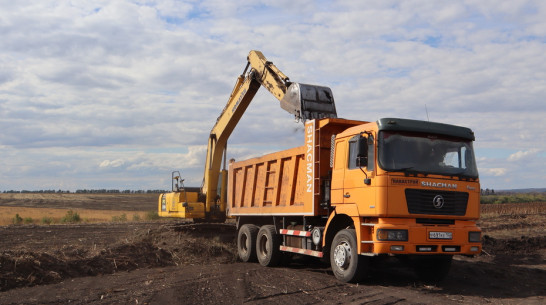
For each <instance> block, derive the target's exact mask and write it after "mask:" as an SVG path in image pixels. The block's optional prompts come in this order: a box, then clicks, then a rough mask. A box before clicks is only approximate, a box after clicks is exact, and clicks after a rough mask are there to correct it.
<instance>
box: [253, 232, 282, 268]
mask: <svg viewBox="0 0 546 305" xmlns="http://www.w3.org/2000/svg"><path fill="white" fill-rule="evenodd" d="M280 245H281V239H280V235H278V234H277V232H276V231H275V226H273V225H265V226H262V227H261V228H260V231H259V232H258V238H257V239H256V255H257V256H258V261H259V262H260V265H262V266H265V267H273V266H277V265H279V263H280V261H281V258H282V252H281V250H280V249H279V247H280Z"/></svg>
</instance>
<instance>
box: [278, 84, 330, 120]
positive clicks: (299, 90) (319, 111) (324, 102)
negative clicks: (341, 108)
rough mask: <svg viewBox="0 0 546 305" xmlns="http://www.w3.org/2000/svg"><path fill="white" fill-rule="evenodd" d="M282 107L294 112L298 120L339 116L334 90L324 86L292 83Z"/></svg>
mask: <svg viewBox="0 0 546 305" xmlns="http://www.w3.org/2000/svg"><path fill="white" fill-rule="evenodd" d="M281 108H282V109H284V110H286V111H288V112H290V113H292V114H293V115H294V116H295V118H296V121H302V122H304V123H305V121H307V120H312V119H322V118H337V112H336V104H335V103H334V95H333V94H332V90H331V89H330V88H328V87H324V86H316V85H308V84H301V83H291V84H290V86H288V89H287V90H286V94H285V95H284V97H283V98H282V100H281Z"/></svg>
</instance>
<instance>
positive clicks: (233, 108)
mask: <svg viewBox="0 0 546 305" xmlns="http://www.w3.org/2000/svg"><path fill="white" fill-rule="evenodd" d="M249 68H250V69H249ZM260 86H263V87H265V88H266V89H267V90H268V91H269V92H270V93H271V94H273V96H275V97H276V98H277V99H278V100H279V101H280V106H281V108H282V109H284V110H286V111H287V112H289V113H291V114H293V115H294V117H295V119H296V121H303V122H305V121H306V120H309V119H320V118H336V117H337V113H336V108H335V103H334V97H333V95H332V90H331V89H330V88H328V87H324V86H315V85H307V84H302V83H295V82H294V83H293V82H290V80H289V78H288V77H287V76H286V75H284V74H283V73H282V72H281V71H280V70H279V69H278V68H277V67H276V66H275V65H274V64H273V63H272V62H270V61H268V60H267V59H266V58H265V57H264V55H263V54H262V53H261V52H260V51H250V53H249V54H248V57H247V64H246V67H245V69H244V71H243V73H242V74H241V75H240V76H239V77H238V78H237V82H236V83H235V87H234V88H233V91H232V92H231V95H230V97H229V100H228V102H227V104H226V106H225V107H224V109H223V110H222V113H221V114H220V116H219V117H218V119H217V120H216V124H215V125H214V127H213V128H212V130H211V132H210V136H209V140H208V147H207V159H206V163H205V174H204V179H203V184H202V186H201V187H200V188H195V187H194V188H189V187H184V179H182V178H181V175H180V172H179V171H174V172H172V192H170V193H163V194H161V195H160V196H159V206H158V209H159V216H161V217H177V218H191V219H193V220H194V222H224V221H225V219H226V212H225V211H226V195H227V170H226V153H227V140H228V138H229V136H230V135H231V132H232V131H233V129H234V128H235V126H236V125H237V123H238V122H239V120H240V119H241V117H242V115H243V113H244V112H245V111H246V109H247V107H248V105H249V104H250V102H251V101H252V99H253V98H254V96H255V95H256V92H258V89H259V88H260ZM222 165H223V166H222Z"/></svg>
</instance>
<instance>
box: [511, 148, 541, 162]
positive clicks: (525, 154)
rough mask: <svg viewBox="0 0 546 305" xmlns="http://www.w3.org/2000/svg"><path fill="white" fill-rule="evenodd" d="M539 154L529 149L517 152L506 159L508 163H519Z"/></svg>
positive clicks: (535, 150)
mask: <svg viewBox="0 0 546 305" xmlns="http://www.w3.org/2000/svg"><path fill="white" fill-rule="evenodd" d="M538 152H539V150H538V149H530V150H526V151H518V152H516V153H513V154H511V155H510V156H509V157H508V161H520V160H525V159H528V158H531V157H534V156H535V155H536V154H537V153H538Z"/></svg>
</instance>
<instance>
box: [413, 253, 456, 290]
mask: <svg viewBox="0 0 546 305" xmlns="http://www.w3.org/2000/svg"><path fill="white" fill-rule="evenodd" d="M452 259H453V256H451V255H442V256H426V257H418V258H415V259H414V260H413V268H414V270H415V273H417V276H418V277H419V279H420V280H422V281H423V282H425V283H429V284H437V283H439V282H441V281H442V280H443V279H444V278H446V276H447V274H448V273H449V269H450V268H451V260H452Z"/></svg>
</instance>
